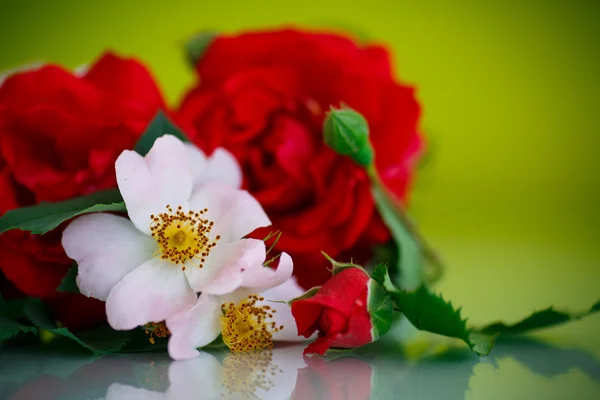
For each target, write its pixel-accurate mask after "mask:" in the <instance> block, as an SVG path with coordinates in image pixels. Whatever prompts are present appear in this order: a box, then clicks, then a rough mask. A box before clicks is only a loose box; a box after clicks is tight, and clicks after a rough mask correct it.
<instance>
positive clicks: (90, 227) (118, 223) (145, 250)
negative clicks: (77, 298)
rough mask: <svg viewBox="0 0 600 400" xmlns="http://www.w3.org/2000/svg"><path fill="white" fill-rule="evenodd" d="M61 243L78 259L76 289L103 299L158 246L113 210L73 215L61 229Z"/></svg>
mask: <svg viewBox="0 0 600 400" xmlns="http://www.w3.org/2000/svg"><path fill="white" fill-rule="evenodd" d="M62 245H63V248H64V249H65V252H66V253H67V255H68V256H69V258H71V259H73V260H75V261H77V264H78V269H79V274H78V275H77V286H79V291H80V292H81V293H82V294H83V295H85V296H88V297H95V298H97V299H100V300H104V301H105V300H106V299H107V298H108V294H109V293H110V291H111V290H112V289H113V287H114V286H115V285H116V284H117V283H118V282H119V281H120V280H121V279H122V278H123V277H124V276H125V275H127V274H128V273H129V272H131V271H132V270H133V269H134V268H137V267H139V266H140V265H142V264H143V263H144V262H145V261H148V260H149V259H150V258H152V253H154V251H155V250H156V246H157V245H156V241H155V240H154V239H153V238H151V237H150V236H147V235H144V234H143V233H141V232H140V231H139V230H137V229H136V228H135V226H133V224H132V223H131V221H129V220H128V219H126V218H123V217H119V216H116V215H112V214H88V215H84V216H82V217H79V218H77V219H75V220H74V221H73V222H71V223H70V224H69V226H67V228H66V229H65V230H64V232H63V235H62Z"/></svg>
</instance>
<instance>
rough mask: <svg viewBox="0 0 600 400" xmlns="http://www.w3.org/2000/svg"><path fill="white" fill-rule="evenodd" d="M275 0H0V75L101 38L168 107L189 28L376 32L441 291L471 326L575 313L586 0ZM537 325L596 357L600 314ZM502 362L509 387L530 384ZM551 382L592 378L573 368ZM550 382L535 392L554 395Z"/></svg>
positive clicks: (590, 31) (589, 114)
mask: <svg viewBox="0 0 600 400" xmlns="http://www.w3.org/2000/svg"><path fill="white" fill-rule="evenodd" d="M285 3H286V2H259V1H226V0H221V1H211V2H205V1H180V0H171V1H169V2H159V1H113V0H109V1H101V2H93V3H92V2H83V1H79V2H73V1H62V0H60V1H59V0H54V1H38V2H31V1H20V2H17V1H2V2H1V3H0V38H1V42H0V70H1V69H6V68H10V67H16V66H18V65H20V64H23V63H28V62H33V61H53V62H58V63H61V64H64V65H66V66H68V67H75V66H78V65H81V64H85V63H88V62H89V61H90V60H92V59H93V58H94V57H96V56H97V55H98V54H99V53H100V52H101V51H102V50H104V49H109V48H110V49H114V50H117V51H119V52H121V53H124V54H128V55H135V56H137V57H139V58H140V59H142V60H144V61H145V62H146V63H148V64H149V66H150V67H151V69H152V70H153V72H154V74H155V76H156V78H157V79H158V80H159V82H160V84H161V86H162V88H163V89H164V92H165V93H166V96H167V98H168V100H169V101H170V102H171V103H172V104H175V103H176V102H177V99H178V97H179V95H180V94H181V93H183V91H184V90H185V89H186V88H187V87H189V86H190V85H191V84H192V82H193V75H192V73H191V71H190V70H189V68H188V67H187V65H186V63H185V61H184V59H183V56H182V44H183V42H184V41H185V40H186V38H188V37H189V36H190V35H191V34H193V33H195V32H196V31H198V30H207V29H217V30H219V31H224V32H233V31H237V30H240V29H255V28H264V27H271V26H279V25H281V24H295V25H301V26H309V27H326V26H329V27H336V29H338V30H349V31H353V32H357V33H360V34H361V36H363V37H366V38H367V39H369V40H376V41H383V42H385V43H387V44H389V47H390V49H391V50H392V51H393V53H394V60H395V65H396V70H397V72H398V76H399V77H400V78H401V79H402V80H404V81H406V82H410V83H413V84H415V85H416V86H417V87H418V96H419V99H420V100H421V102H422V104H423V106H424V119H423V125H422V127H423V129H424V131H425V132H426V133H427V135H428V138H429V141H430V147H431V150H432V151H431V157H430V158H429V161H428V162H427V164H426V166H425V167H424V168H423V169H422V170H421V173H420V175H419V179H418V182H417V184H416V186H415V192H414V196H413V201H412V212H413V214H414V216H415V217H416V219H417V220H418V222H419V224H420V226H421V227H422V229H423V231H424V232H425V234H426V235H427V236H428V237H429V238H430V239H431V242H432V243H433V244H434V245H435V246H436V247H437V248H439V249H440V251H441V253H442V255H443V256H444V258H445V260H446V261H447V263H448V265H449V269H448V272H447V274H446V276H445V278H444V280H443V282H442V283H441V284H440V285H439V288H440V290H441V291H443V292H444V294H445V295H446V297H448V298H450V299H452V300H454V302H455V304H462V305H463V306H464V315H468V316H472V319H471V321H472V322H475V323H477V322H484V321H487V320H489V319H491V318H493V319H496V318H503V319H506V320H508V321H513V320H515V319H517V318H519V317H522V316H524V315H525V314H526V313H528V312H529V311H531V310H532V309H537V308H542V307H545V306H547V305H550V304H556V305H557V306H560V307H564V308H569V309H573V310H579V309H583V308H586V307H588V306H589V305H591V304H592V303H593V302H594V301H595V300H596V299H597V298H598V297H599V296H600V246H599V245H600V241H599V235H598V234H599V232H600V230H599V224H600V212H599V211H598V209H597V206H598V204H599V203H600V183H599V178H598V172H599V171H600V168H599V167H600V158H599V157H598V149H599V144H600V136H599V133H600V118H599V112H600V100H599V96H598V93H600V83H599V75H598V73H599V71H600V57H599V54H598V38H600V24H598V20H599V17H600V13H599V12H598V8H599V7H597V6H596V5H594V2H585V1H571V2H568V1H512V0H511V1H503V2H493V1H437V2H434V1H419V2H416V1H375V0H372V1H369V2H363V1H356V2H354V1H351V0H346V1H329V2H326V3H325V2H323V1H313V0H307V1H302V2H294V3H289V4H285ZM543 335H544V336H546V337H551V338H553V339H554V340H555V342H557V343H559V344H560V345H562V346H568V347H579V348H584V349H588V350H590V351H592V352H593V353H594V354H595V355H596V357H598V358H600V317H599V316H595V317H592V318H589V319H587V320H584V321H582V322H580V323H577V324H573V325H569V326H566V327H561V328H557V329H554V330H551V331H547V332H544V333H543ZM514 364H515V363H512V364H511V363H507V366H506V368H509V371H510V368H513V369H514V372H515V374H517V373H518V374H519V375H520V376H521V378H519V383H518V384H519V385H525V384H536V385H541V384H542V383H540V382H539V381H540V378H539V377H535V376H533V375H532V374H531V373H530V375H532V376H531V377H530V378H531V379H530V380H529V381H528V380H527V378H526V377H523V376H522V374H523V373H522V372H518V371H517V369H519V367H518V365H517V366H514ZM511 365H513V366H512V367H511ZM481 368H482V371H483V373H482V374H479V375H478V376H477V377H476V378H477V379H479V380H476V381H475V382H474V383H473V384H472V388H473V392H472V393H470V394H469V395H468V397H469V398H493V396H492V393H491V391H492V390H498V389H499V387H498V381H496V384H494V385H491V386H490V385H486V384H485V383H484V382H487V381H488V380H493V379H502V375H500V376H498V375H497V374H494V373H493V371H492V372H490V371H487V370H486V369H485V368H484V367H481ZM505 379H506V380H507V381H506V384H510V383H511V382H510V379H509V378H505ZM561 379H563V380H564V379H566V381H565V383H564V384H577V385H579V387H580V388H583V387H586V388H588V389H589V390H599V389H600V385H599V384H598V383H597V382H592V381H589V379H588V378H586V377H583V376H582V375H581V374H580V373H577V372H576V371H575V372H572V373H569V374H568V376H566V377H561ZM586 379H587V380H586ZM515 384H517V382H515ZM548 385H554V386H548V387H545V388H546V389H547V391H544V392H543V393H546V392H547V393H548V395H549V396H550V397H546V398H551V397H552V396H557V397H556V398H562V397H560V396H559V395H560V391H557V390H556V383H554V382H553V383H550V382H548ZM586 385H587V386H586ZM523 387H524V386H523ZM561 387H562V386H561ZM503 390H505V389H503ZM544 390H545V389H544ZM509 392H510V391H509ZM505 393H506V392H505ZM524 393H525V392H521V394H524ZM536 393H537V392H536ZM539 393H542V392H539ZM496 394H497V393H496ZM513 394H514V393H513ZM564 394H568V393H566V392H565V393H564ZM489 396H492V397H489ZM552 398H554V397H552ZM564 398H566V397H564Z"/></svg>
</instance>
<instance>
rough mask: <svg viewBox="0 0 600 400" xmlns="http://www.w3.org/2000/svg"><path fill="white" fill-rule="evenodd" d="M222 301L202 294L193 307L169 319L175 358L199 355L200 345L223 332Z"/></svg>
mask: <svg viewBox="0 0 600 400" xmlns="http://www.w3.org/2000/svg"><path fill="white" fill-rule="evenodd" d="M220 316H221V303H220V302H219V301H218V299H217V298H215V297H214V296H211V295H208V294H205V293H203V294H201V295H200V297H199V298H198V301H196V304H194V306H193V307H190V308H188V309H187V310H184V311H182V312H180V313H178V314H176V315H174V316H172V317H171V318H168V319H167V327H168V328H169V331H170V332H171V337H170V338H169V345H168V347H169V355H170V356H171V358H172V359H174V360H188V359H191V358H194V357H197V356H198V355H199V354H200V352H199V351H198V350H196V349H197V348H198V347H202V346H206V345H207V344H209V343H210V342H212V341H213V340H215V339H216V338H217V337H218V336H219V334H220V333H221V320H220Z"/></svg>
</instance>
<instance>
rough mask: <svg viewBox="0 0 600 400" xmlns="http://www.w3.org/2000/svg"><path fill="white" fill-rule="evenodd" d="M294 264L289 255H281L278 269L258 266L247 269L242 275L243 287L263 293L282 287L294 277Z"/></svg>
mask: <svg viewBox="0 0 600 400" xmlns="http://www.w3.org/2000/svg"><path fill="white" fill-rule="evenodd" d="M292 272H294V262H293V261H292V257H290V256H289V254H287V253H281V256H280V257H279V266H278V267H277V269H273V268H270V267H265V266H263V265H262V264H261V265H256V264H255V267H254V268H253V269H251V270H250V269H247V270H246V271H244V273H243V274H242V286H244V287H247V288H252V289H254V290H256V291H257V292H262V291H264V290H267V289H269V288H272V287H275V286H278V285H281V284H282V283H284V282H286V281H287V280H289V279H290V277H291V276H292Z"/></svg>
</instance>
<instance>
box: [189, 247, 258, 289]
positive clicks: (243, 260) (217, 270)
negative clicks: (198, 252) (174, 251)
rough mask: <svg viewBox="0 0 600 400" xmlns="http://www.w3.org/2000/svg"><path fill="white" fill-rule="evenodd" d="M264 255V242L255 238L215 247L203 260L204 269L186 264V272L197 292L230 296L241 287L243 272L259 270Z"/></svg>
mask: <svg viewBox="0 0 600 400" xmlns="http://www.w3.org/2000/svg"><path fill="white" fill-rule="evenodd" d="M265 252H266V249H265V243H264V242H263V241H262V240H257V239H242V240H238V241H235V242H232V243H226V244H217V245H216V246H215V247H213V248H212V250H211V251H210V254H209V255H208V257H206V262H205V263H204V267H203V268H198V267H194V266H193V265H189V266H187V265H186V269H185V273H186V275H187V277H188V280H189V282H190V285H191V286H192V288H193V289H194V290H195V291H197V292H203V293H210V294H214V295H222V294H225V293H230V292H233V291H234V290H236V289H237V288H239V287H240V286H241V285H242V284H243V276H244V273H245V271H249V270H253V271H255V270H257V269H258V268H261V269H262V265H263V263H264V262H265Z"/></svg>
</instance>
